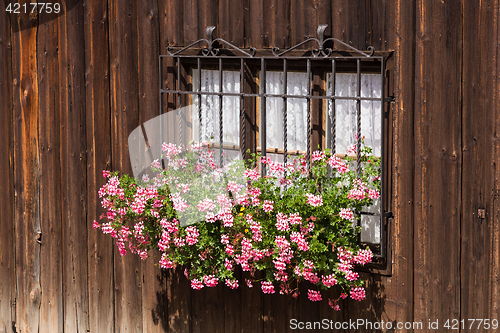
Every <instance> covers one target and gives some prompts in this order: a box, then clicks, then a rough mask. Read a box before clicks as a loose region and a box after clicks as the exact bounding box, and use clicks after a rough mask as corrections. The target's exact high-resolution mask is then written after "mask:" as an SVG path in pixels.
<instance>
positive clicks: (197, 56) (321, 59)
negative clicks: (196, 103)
mask: <svg viewBox="0 0 500 333" xmlns="http://www.w3.org/2000/svg"><path fill="white" fill-rule="evenodd" d="M196 50H200V49H196ZM302 53H303V52H302ZM384 53H388V52H384ZM160 57H162V58H168V57H176V58H190V59H196V58H204V59H219V58H220V55H206V56H205V55H196V54H193V55H190V54H177V52H176V53H175V54H172V55H167V54H163V55H160ZM346 58H348V59H349V60H356V59H360V60H363V61H373V60H381V59H383V58H384V56H371V57H369V58H367V57H363V56H356V55H352V54H349V55H347V56H346V55H330V56H329V57H315V56H313V55H310V56H307V55H306V56H304V55H295V56H293V55H292V56H284V57H283V56H280V57H276V56H274V55H261V56H260V55H259V56H254V57H247V56H238V55H231V59H255V60H257V61H258V60H260V59H266V60H281V59H289V60H299V59H300V60H304V59H311V60H313V61H324V60H325V59H341V60H345V59H346Z"/></svg>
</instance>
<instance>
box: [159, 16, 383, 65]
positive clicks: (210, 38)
mask: <svg viewBox="0 0 500 333" xmlns="http://www.w3.org/2000/svg"><path fill="white" fill-rule="evenodd" d="M327 27H328V24H321V25H319V26H318V30H317V33H318V38H313V37H310V38H308V39H306V40H304V41H303V42H300V43H299V44H297V45H295V46H294V47H291V48H289V49H287V50H284V51H282V52H280V48H279V47H273V48H272V53H273V55H274V56H275V57H277V58H279V57H281V56H283V55H285V54H287V53H289V52H290V51H293V50H295V49H298V48H299V47H301V46H302V45H304V44H307V43H309V42H312V41H315V42H316V43H318V48H314V49H312V50H311V53H312V55H313V57H315V58H316V57H324V58H326V57H329V56H330V55H332V53H333V52H334V49H333V48H330V47H325V44H326V43H327V42H332V43H333V45H335V43H337V44H340V45H342V46H344V47H346V48H347V49H348V50H350V51H353V52H355V53H357V54H359V55H361V56H363V57H366V58H370V57H371V56H373V55H374V54H375V48H374V47H373V46H368V49H367V52H363V51H361V50H359V49H357V48H355V47H353V46H351V45H349V44H346V43H344V42H343V41H341V40H339V39H337V38H333V37H330V38H326V39H325V30H326V28H327ZM214 30H215V27H214V26H209V27H207V28H206V29H205V33H206V35H207V38H202V39H198V40H197V41H196V42H193V43H191V44H189V45H188V46H186V47H183V48H182V49H180V50H178V51H176V52H174V53H172V52H173V50H174V48H173V47H172V46H167V52H168V54H169V55H170V56H176V55H180V54H181V53H182V52H184V51H186V50H188V49H190V48H191V47H193V46H195V45H197V44H200V43H202V42H205V43H206V44H207V46H206V48H204V49H202V50H201V52H202V55H204V56H212V57H215V56H218V55H219V52H220V49H219V48H217V47H214V44H215V43H216V42H220V43H221V44H223V45H227V46H230V47H231V48H232V49H234V50H236V51H238V52H240V53H241V54H243V55H244V56H247V57H253V56H255V54H256V52H257V50H256V49H255V48H253V47H251V48H249V49H248V51H249V52H247V51H245V50H243V49H241V48H239V47H237V46H236V45H234V44H232V43H230V42H228V41H226V40H224V39H222V38H215V39H214Z"/></svg>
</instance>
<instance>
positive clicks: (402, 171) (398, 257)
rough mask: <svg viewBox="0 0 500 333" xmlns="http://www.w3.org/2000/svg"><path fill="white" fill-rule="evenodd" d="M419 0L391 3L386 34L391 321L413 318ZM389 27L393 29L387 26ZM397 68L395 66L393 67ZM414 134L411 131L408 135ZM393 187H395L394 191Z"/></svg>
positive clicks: (386, 311)
mask: <svg viewBox="0 0 500 333" xmlns="http://www.w3.org/2000/svg"><path fill="white" fill-rule="evenodd" d="M415 11H416V1H413V2H411V3H408V2H407V1H397V2H395V3H394V2H393V3H392V4H391V10H390V12H391V13H392V15H393V16H394V19H393V20H392V21H394V22H395V27H394V30H395V33H394V34H389V37H387V38H388V39H389V41H390V43H391V44H390V45H389V47H390V48H392V47H391V45H393V46H394V56H393V58H392V63H393V65H392V66H390V67H389V76H388V77H389V79H390V84H389V87H388V88H389V89H390V90H389V91H388V95H390V94H391V93H393V94H394V97H395V100H396V102H395V103H391V105H390V106H389V118H388V125H389V128H392V130H391V132H390V133H392V142H393V145H392V147H391V146H389V150H390V156H391V157H392V160H391V165H392V169H391V170H387V172H388V175H389V177H390V178H391V184H392V186H391V187H390V189H391V188H392V193H391V194H390V195H391V198H392V200H391V201H390V202H389V207H388V208H389V209H390V210H391V211H392V212H393V214H394V219H392V220H389V221H388V223H389V227H390V229H389V230H390V232H389V235H388V243H389V244H390V247H389V249H391V251H390V252H389V253H388V258H387V260H388V261H389V262H390V263H391V265H392V276H391V277H388V278H387V279H386V280H385V281H386V282H385V283H384V284H383V285H382V286H381V288H385V295H386V298H385V299H384V302H385V304H384V308H382V309H379V310H377V311H379V312H380V315H381V316H382V319H384V320H386V321H391V322H395V321H400V322H411V321H413V298H414V294H413V270H414V259H413V258H414V223H415V220H414V209H415V208H414V191H415V188H416V187H417V186H418V183H415V168H414V164H415V159H414V156H415V153H414V150H415V141H414V136H413V132H414V128H415V126H416V124H415V122H414V114H415V94H414V90H415V85H416V82H415V43H414V36H415V15H416V12H415ZM387 30H389V29H387ZM391 67H392V70H391ZM409 133H412V135H409ZM389 191H390V190H389Z"/></svg>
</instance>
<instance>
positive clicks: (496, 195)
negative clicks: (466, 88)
mask: <svg viewBox="0 0 500 333" xmlns="http://www.w3.org/2000/svg"><path fill="white" fill-rule="evenodd" d="M493 10H494V11H495V14H494V16H493V22H492V25H493V27H494V29H493V30H492V32H491V34H492V36H491V38H492V39H493V38H494V39H495V40H498V39H499V36H500V24H499V23H500V22H499V21H500V20H499V18H500V14H499V11H500V8H499V5H498V4H495V5H494V9H493ZM499 56H500V54H499V50H498V49H496V50H495V53H494V55H493V59H491V60H492V61H494V62H495V71H494V74H492V76H493V78H494V82H496V83H495V84H494V87H495V89H494V91H493V92H492V97H491V98H492V100H493V103H494V105H497V107H495V112H494V115H495V118H494V121H495V125H494V129H495V132H494V142H493V165H494V167H493V169H494V171H493V172H494V180H493V181H494V192H493V203H492V210H491V215H490V219H491V221H492V224H491V227H490V233H491V250H490V251H491V257H490V260H491V263H492V264H491V270H490V281H489V283H490V285H491V290H490V295H489V298H488V299H489V303H490V308H489V313H488V317H489V318H499V317H500V135H499V134H500V108H499V107H498V104H499V101H500V94H499V89H498V88H499V82H500V81H499V79H500V66H499V62H498V59H499Z"/></svg>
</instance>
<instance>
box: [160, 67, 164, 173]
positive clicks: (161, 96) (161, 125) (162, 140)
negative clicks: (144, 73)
mask: <svg viewBox="0 0 500 333" xmlns="http://www.w3.org/2000/svg"><path fill="white" fill-rule="evenodd" d="M159 62H160V63H159V64H158V77H159V81H158V85H159V88H160V91H161V90H162V86H163V75H162V73H163V67H162V60H161V57H160V58H159ZM158 112H159V113H160V144H163V142H164V141H165V138H164V136H163V135H164V134H163V117H162V114H163V94H161V93H160V108H159V109H158ZM160 160H161V164H162V167H163V169H165V162H164V161H163V159H162V158H160Z"/></svg>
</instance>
